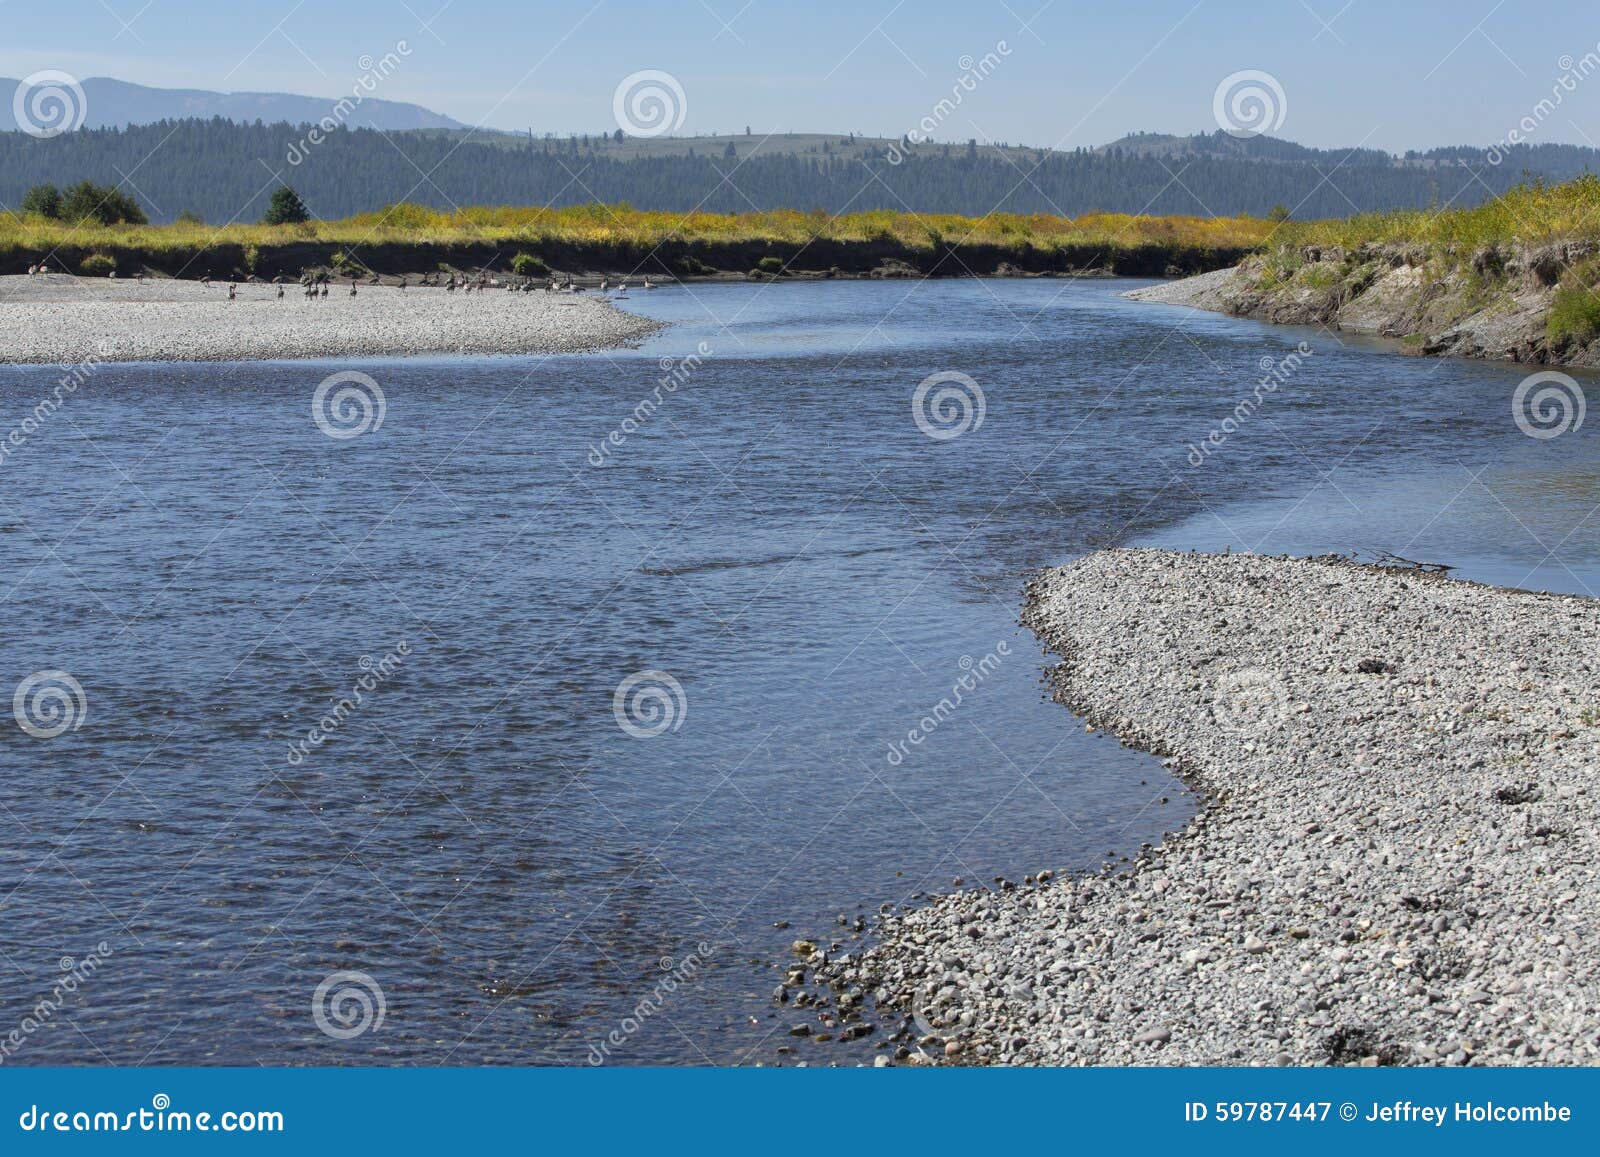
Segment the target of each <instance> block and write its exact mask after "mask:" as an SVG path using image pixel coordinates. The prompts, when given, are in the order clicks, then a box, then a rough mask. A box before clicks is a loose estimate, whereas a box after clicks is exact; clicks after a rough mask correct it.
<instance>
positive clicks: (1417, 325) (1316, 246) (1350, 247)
mask: <svg viewBox="0 0 1600 1157" xmlns="http://www.w3.org/2000/svg"><path fill="white" fill-rule="evenodd" d="M1136 296H1141V297H1146V298H1148V299H1152V300H1159V301H1167V302H1174V303H1178V304H1185V305H1194V306H1198V307H1200V308H1203V309H1214V310H1217V311H1219V312H1223V313H1231V314H1236V315H1239V316H1243V317H1254V318H1259V319H1261V320H1263V321H1274V322H1284V323H1290V324H1301V325H1325V326H1329V327H1331V328H1334V329H1341V330H1346V331H1349V332H1351V333H1362V334H1373V335H1378V336H1383V337H1391V338H1397V339H1399V340H1401V341H1402V342H1403V343H1404V347H1405V349H1406V350H1407V351H1408V352H1411V353H1419V354H1449V355H1453V356H1464V357H1484V358H1497V359H1508V360H1512V361H1521V362H1531V363H1551V364H1563V365H1581V366H1600V177H1595V176H1585V177H1581V178H1579V179H1578V180H1575V181H1570V182H1568V183H1566V184H1563V185H1539V184H1535V185H1528V186H1524V187H1522V188H1519V189H1515V190H1513V191H1512V192H1510V193H1508V194H1507V195H1505V196H1504V197H1501V198H1500V199H1498V200H1496V201H1494V202H1492V203H1489V204H1485V205H1482V206H1479V207H1478V208H1475V209H1457V210H1445V211H1442V212H1433V213H1377V214H1372V213H1369V214H1361V215H1358V216H1354V217H1349V218H1346V219H1344V220H1338V221H1312V222H1304V223H1286V224H1285V225H1284V226H1283V227H1282V228H1281V229H1280V230H1278V231H1277V232H1276V233H1275V234H1274V235H1273V237H1272V239H1271V241H1270V242H1269V243H1268V244H1265V245H1263V246H1262V247H1261V250H1260V251H1259V252H1258V253H1256V254H1253V255H1251V256H1250V257H1249V258H1247V259H1246V260H1245V261H1243V262H1242V263H1241V264H1240V265H1239V267H1238V268H1237V269H1236V270H1234V271H1233V272H1231V273H1229V274H1225V275H1224V274H1218V275H1216V276H1213V277H1207V278H1204V279H1196V280H1194V281H1192V282H1189V283H1179V284H1177V285H1171V286H1160V287H1157V288H1156V289H1154V290H1149V291H1144V292H1142V293H1140V294H1137V295H1136Z"/></svg>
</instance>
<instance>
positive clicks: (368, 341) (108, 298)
mask: <svg viewBox="0 0 1600 1157" xmlns="http://www.w3.org/2000/svg"><path fill="white" fill-rule="evenodd" d="M278 288H279V287H278V286H276V285H268V284H263V283H246V284H241V285H239V286H238V289H237V299H236V300H233V301H230V300H228V287H227V285H226V284H225V283H222V282H212V283H211V284H210V285H204V284H201V283H200V282H195V281H171V280H147V281H142V282H141V281H138V280H134V279H115V278H93V279H91V278H82V277H72V276H68V275H66V274H60V273H55V274H45V275H39V276H35V277H28V276H8V277H0V364H5V363H11V364H53V365H71V364H75V363H80V362H86V361H102V362H133V361H248V360H255V359H280V358H333V357H396V356H405V355H414V354H541V353H575V352H581V351H585V350H597V349H610V348H615V347H617V346H623V345H627V344H629V343H631V342H635V341H638V340H640V339H642V338H644V337H645V336H647V335H648V334H650V333H653V332H654V331H655V330H656V329H657V328H659V327H658V326H657V325H656V323H655V322H652V321H648V320H646V319H644V318H640V317H634V316H632V315H630V314H627V313H624V312H623V311H622V310H621V309H619V308H617V307H616V306H613V305H611V304H610V303H609V302H607V301H604V300H601V299H599V298H598V296H590V295H581V294H565V293H546V292H543V291H537V292H533V293H512V292H509V291H507V290H503V289H488V290H480V291H477V292H473V293H464V292H461V291H457V292H454V293H450V292H447V291H446V290H444V289H440V288H427V287H419V286H412V287H410V288H408V289H404V290H402V289H399V288H398V287H396V286H393V285H361V286H358V288H357V293H356V296H355V297H351V296H350V288H349V286H348V284H346V285H338V284H335V285H331V286H330V287H329V296H328V297H327V298H325V299H322V298H319V299H317V300H314V301H312V300H307V299H306V298H305V296H304V291H303V290H302V288H301V287H300V286H298V285H286V286H284V287H283V291H284V296H283V297H282V298H279V297H278Z"/></svg>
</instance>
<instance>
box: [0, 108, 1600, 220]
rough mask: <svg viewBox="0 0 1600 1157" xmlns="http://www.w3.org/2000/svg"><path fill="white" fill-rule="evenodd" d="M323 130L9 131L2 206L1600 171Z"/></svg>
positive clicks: (1127, 188)
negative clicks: (63, 196)
mask: <svg viewBox="0 0 1600 1157" xmlns="http://www.w3.org/2000/svg"><path fill="white" fill-rule="evenodd" d="M307 131H308V130H306V129H305V128H304V127H298V128H297V127H293V126H290V125H287V124H278V125H264V124H261V123H254V124H237V123H233V122H229V121H224V120H221V119H214V120H209V121H203V120H185V121H171V122H161V123H158V124H151V125H140V126H134V127H129V128H123V129H85V130H80V131H77V132H73V133H67V134H63V135H61V136H58V137H54V138H50V139H44V140H40V139H35V138H33V137H30V136H26V135H23V134H20V133H3V134H0V205H3V206H4V207H6V208H8V209H15V208H16V206H17V204H18V202H19V201H20V200H21V198H22V194H23V192H24V191H25V190H26V189H27V188H29V187H30V186H32V185H36V184H43V183H49V184H55V185H62V186H65V185H69V184H72V183H73V182H76V181H78V180H82V179H85V178H87V179H89V180H93V181H96V182H99V183H102V184H109V185H117V184H120V185H121V186H122V188H123V189H124V190H125V191H127V192H129V193H131V194H132V195H133V196H135V197H137V198H138V200H139V201H140V203H141V204H142V205H143V206H144V208H145V210H146V212H147V213H148V214H149V216H150V219H151V220H152V221H156V222H160V221H170V220H172V219H174V218H175V217H176V216H177V215H178V214H179V213H181V212H185V211H188V212H191V213H197V214H199V215H200V216H201V217H203V218H204V219H205V220H206V221H207V222H210V223H214V224H221V223H224V222H227V221H231V220H240V221H255V220H257V219H258V218H260V216H261V214H262V212H263V211H264V209H265V207H266V201H267V197H268V196H269V195H270V194H271V192H272V190H273V188H274V187H275V186H276V185H277V184H278V182H279V181H280V180H282V181H286V182H288V183H289V184H291V185H293V186H294V187H295V188H296V189H297V190H299V192H300V193H301V194H302V196H303V197H304V199H305V201H306V203H307V204H308V205H309V206H310V208H311V210H312V211H313V213H315V214H316V215H317V216H319V217H324V218H334V217H344V216H348V215H350V214H353V213H358V212H366V211H369V210H372V209H375V208H378V207H380V206H383V205H386V204H390V203H393V202H397V201H403V200H404V201H414V202H419V203H422V204H426V205H431V206H434V207H438V208H450V207H452V206H457V205H459V206H466V205H495V204H519V205H529V204H532V205H544V204H550V205H572V204H581V203H585V202H590V201H604V202H610V203H615V202H626V203H628V204H631V205H633V206H635V207H637V208H641V209H665V210H675V211H685V210H689V209H694V208H700V209H705V210H708V211H715V212H731V213H740V212H747V211H751V210H756V209H774V208H795V209H804V210H810V209H822V210H826V211H828V212H830V213H831V212H840V211H860V210H865V209H910V210H916V211H921V212H949V213H963V214H970V215H981V214H984V213H988V212H990V211H991V210H1000V211H1005V212H1012V213H1060V214H1068V215H1076V214H1079V213H1084V212H1087V211H1090V210H1094V209H1101V210H1107V211H1117V212H1131V213H1150V214H1197V215H1202V216H1231V215H1234V214H1238V213H1252V214H1265V213H1268V212H1270V211H1271V210H1272V209H1273V208H1274V206H1279V205H1281V206H1284V207H1286V208H1288V209H1290V210H1292V211H1293V214H1294V216H1295V217H1297V218H1310V217H1331V216H1344V215H1347V214H1349V213H1351V212H1354V211H1356V210H1369V209H1397V208H1424V207H1427V206H1429V205H1433V204H1444V203H1449V204H1454V205H1458V206H1471V205H1476V204H1479V203H1481V202H1482V201H1483V200H1484V199H1485V198H1487V197H1489V196H1491V195H1493V194H1497V193H1500V192H1502V191H1504V190H1505V189H1507V188H1509V187H1511V186H1512V185H1515V184H1517V183H1519V182H1521V181H1523V180H1525V179H1526V178H1527V177H1528V175H1529V174H1535V175H1539V176H1543V177H1546V178H1548V179H1552V180H1556V179H1564V178H1568V177H1571V176H1574V175H1576V174H1577V173H1579V172H1582V171H1584V169H1586V168H1588V167H1590V166H1594V167H1600V165H1596V164H1595V162H1596V159H1597V158H1600V153H1597V152H1596V151H1595V150H1591V149H1579V148H1574V147H1572V146H1542V147H1538V148H1528V147H1526V146H1519V147H1517V148H1513V149H1511V150H1509V151H1508V152H1507V153H1506V155H1505V158H1504V159H1503V160H1502V161H1501V162H1500V163H1499V164H1497V165H1496V164H1490V163H1489V161H1488V159H1487V157H1486V155H1485V153H1484V151H1483V150H1481V149H1440V150H1435V151H1434V152H1432V153H1428V154H1408V155H1407V156H1406V157H1405V158H1393V157H1388V156H1387V155H1386V154H1383V153H1377V152H1373V151H1371V150H1364V151H1360V152H1357V153H1351V154H1344V153H1335V152H1328V151H1317V150H1303V149H1299V146H1292V148H1291V150H1289V151H1287V152H1285V151H1284V150H1281V149H1280V150H1276V151H1275V152H1268V153H1266V154H1265V155H1263V151H1262V150H1257V151H1255V152H1241V153H1237V154H1230V153H1228V152H1225V151H1220V150H1219V151H1207V150H1206V149H1204V148H1196V147H1195V146H1194V145H1193V143H1192V142H1193V141H1194V140H1197V139H1201V140H1203V138H1183V140H1186V141H1189V142H1191V143H1190V144H1189V145H1188V146H1187V147H1184V148H1173V147H1171V146H1167V147H1160V148H1139V147H1124V145H1123V144H1120V143H1119V144H1118V145H1115V146H1111V147H1108V148H1105V149H1101V150H1080V151H1077V152H1060V153H1048V152H1044V151H1039V152H1031V151H1024V150H1020V149H1017V148H1008V149H1005V150H1003V151H1002V150H986V149H982V148H977V147H970V146H966V147H964V146H953V147H946V146H922V147H920V148H918V149H917V150H915V151H914V152H913V153H912V154H911V155H909V156H907V157H905V158H904V159H903V160H901V163H899V164H891V163H890V160H889V157H888V155H887V154H886V153H885V152H884V151H883V150H881V149H875V148H874V149H867V150H865V151H864V152H863V151H862V150H860V149H859V148H857V149H856V150H854V151H853V152H852V153H851V154H850V155H848V156H846V155H840V154H839V153H836V152H831V151H824V150H818V151H815V152H810V153H782V152H771V151H768V149H766V148H762V147H760V141H761V138H759V137H751V138H741V139H737V140H730V141H727V142H724V143H723V144H722V147H721V148H719V149H715V150H712V151H713V152H714V153H715V155H695V154H694V153H693V152H688V153H684V154H680V155H661V156H652V155H644V156H638V155H631V154H629V153H628V152H627V151H626V150H625V149H623V148H621V147H616V146H614V145H613V142H612V140H611V138H608V137H595V138H591V139H588V140H587V141H580V140H577V139H531V138H522V139H515V140H511V141H508V139H507V138H505V137H499V138H485V139H481V140H480V139H478V138H474V137H470V136H467V137H464V136H463V135H462V134H459V133H438V132H426V131H423V132H397V133H382V132H377V131H373V130H369V129H357V130H347V129H339V130H337V131H335V132H333V133H331V134H329V135H328V136H327V138H326V139H325V140H323V141H322V142H321V143H320V144H310V143H308V142H307V140H306V134H307ZM1155 139H1156V138H1151V140H1152V142H1153V141H1154V140H1155ZM1166 139H1167V140H1176V139H1177V138H1166ZM841 143H842V142H841ZM1280 144H1287V142H1280ZM1294 150H1298V153H1297V152H1295V151H1294ZM730 152H731V155H729V154H730ZM841 152H842V150H841ZM294 153H299V154H303V156H304V159H303V160H302V161H301V162H300V163H299V164H295V165H292V164H290V163H289V160H288V158H289V157H290V156H291V155H292V154H294ZM1280 155H1281V156H1284V157H1287V158H1288V159H1277V158H1278V157H1279V156H1280ZM1306 158H1309V159H1306Z"/></svg>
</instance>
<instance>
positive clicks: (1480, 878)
mask: <svg viewBox="0 0 1600 1157" xmlns="http://www.w3.org/2000/svg"><path fill="white" fill-rule="evenodd" d="M1024 622H1025V623H1026V624H1027V625H1028V626H1030V627H1031V628H1033V629H1034V630H1035V631H1036V632H1037V633H1038V634H1039V635H1040V637H1041V638H1042V639H1043V640H1044V641H1045V642H1046V643H1047V645H1048V646H1049V647H1051V648H1052V649H1053V650H1055V651H1057V652H1058V653H1060V654H1061V655H1062V656H1063V659H1064V661H1063V663H1062V664H1061V666H1060V667H1058V668H1057V669H1056V670H1055V671H1054V672H1053V675H1052V679H1053V683H1054V686H1055V691H1056V695H1057V698H1058V699H1060V700H1061V701H1062V702H1064V703H1066V704H1067V705H1069V706H1071V707H1072V708H1073V709H1074V710H1076V711H1078V712H1079V713H1081V714H1082V715H1084V716H1085V717H1086V718H1087V719H1088V720H1089V722H1090V724H1091V725H1092V726H1095V727H1101V728H1104V729H1106V730H1108V731H1111V732H1112V733H1114V734H1115V735H1117V736H1119V737H1120V738H1121V739H1123V740H1124V742H1126V743H1128V744H1130V745H1134V746H1138V747H1141V748H1145V749H1148V750H1150V751H1152V752H1155V753H1157V754H1159V755H1162V756H1164V757H1165V758H1166V759H1167V761H1168V763H1169V765H1170V766H1172V767H1174V768H1176V769H1178V770H1179V771H1180V772H1181V773H1182V774H1184V775H1185V776H1186V777H1187V778H1188V779H1190V781H1191V782H1192V783H1194V785H1195V786H1196V787H1197V788H1198V789H1199V790H1200V791H1201V792H1202V793H1203V794H1204V795H1205V796H1206V797H1207V798H1208V806H1207V807H1206V808H1205V809H1204V810H1203V811H1202V813H1201V814H1200V816H1199V817H1198V818H1197V819H1196V820H1195V822H1194V823H1193V824H1192V825H1191V826H1190V827H1189V828H1188V829H1187V830H1185V831H1183V832H1182V833H1178V834H1175V835H1172V836H1169V837H1168V838H1167V839H1166V840H1165V841H1164V842H1163V843H1162V844H1161V845H1160V846H1159V847H1154V848H1151V847H1148V846H1147V847H1146V848H1145V849H1144V851H1143V852H1142V853H1141V854H1140V855H1139V856H1137V857H1136V859H1135V861H1134V863H1133V864H1132V866H1131V868H1129V869H1128V870H1127V871H1125V872H1122V873H1119V874H1117V875H1115V876H1112V875H1100V876H1094V877H1087V878H1056V879H1051V878H1049V874H1048V873H1045V874H1044V877H1043V878H1042V881H1041V880H1040V879H1035V880H1032V881H1028V882H1027V886H1024V887H1022V888H1011V889H1003V890H1000V891H996V892H991V891H981V892H962V893H958V894H955V895H951V896H946V897H943V898H940V899H937V900H935V901H934V902H933V903H931V904H929V905H928V906H926V907H923V908H919V909H916V910H914V911H910V912H906V913H903V914H900V915H896V916H892V917H888V918H887V919H886V921H885V923H884V924H883V926H882V927H881V929H880V933H879V936H878V937H877V939H876V941H875V943H874V944H873V945H872V946H871V947H869V948H868V949H866V950H865V951H864V952H863V953H862V954H861V955H860V956H859V957H856V958H853V959H851V958H843V959H837V960H833V961H829V962H826V963H824V962H823V961H822V960H821V958H818V957H811V958H810V962H811V964H812V966H813V967H814V968H815V969H816V972H817V974H818V975H819V976H820V978H821V979H822V980H824V981H825V982H826V983H828V984H830V985H832V986H834V987H835V988H836V989H837V990H839V991H845V992H848V991H850V990H851V989H861V990H864V991H866V992H876V993H877V998H878V1004H879V1006H880V1008H883V1007H885V1006H887V1007H890V1008H894V1009H898V1010H901V1011H903V1012H905V1013H907V1014H908V1015H909V1016H910V1018H911V1022H910V1023H911V1028H910V1031H911V1033H912V1035H913V1036H915V1037H916V1038H917V1039H918V1041H919V1042H920V1043H918V1044H915V1045H912V1044H911V1043H910V1042H909V1041H908V1042H907V1046H906V1049H903V1050H902V1059H903V1060H913V1061H930V1060H931V1061H941V1062H942V1061H954V1062H957V1063H979V1064H997V1063H1016V1064H1101V1065H1106V1064H1111V1065H1115V1064H1246V1065H1250V1064H1267V1065H1270V1064H1280V1065H1289V1064H1295V1065H1301V1064H1346V1063H1357V1064H1467V1063H1471V1064H1593V1063H1597V1062H1600V1045H1597V1038H1600V962H1597V959H1596V956H1595V954H1594V953H1593V952H1592V951H1591V950H1590V945H1589V943H1588V941H1589V939H1590V938H1591V937H1592V930H1593V928H1594V927H1595V926H1596V922H1597V919H1600V895H1597V893H1596V889H1595V887H1594V885H1595V879H1596V871H1597V867H1600V837H1597V835H1596V832H1595V829H1594V826H1593V823H1592V816H1593V812H1594V806H1595V800H1596V798H1597V793H1600V717H1597V711H1600V666H1597V664H1596V661H1595V659H1594V655H1595V654H1596V653H1597V651H1600V603H1596V602H1594V601H1592V600H1588V599H1582V598H1575V597H1566V596H1548V595H1538V594H1532V593H1528V592H1523V591H1514V590H1503V589H1495V588H1488V587H1482V586H1477V585H1473V584H1469V583H1462V582H1454V581H1451V580H1448V579H1442V578H1439V577H1436V576H1431V575H1424V574H1420V573H1417V572H1415V571H1407V570H1400V571H1397V570H1381V569H1376V568H1371V567H1362V566H1356V565H1353V564H1350V563H1346V562H1343V561H1341V560H1293V559H1277V558H1266V557H1260V556H1251V555H1242V556H1241V555H1234V556H1217V555H1191V554H1180V553H1174V552H1169V551H1159V550H1117V551H1108V552H1103V553H1098V554H1093V555H1090V556H1088V557H1087V558H1085V559H1083V560H1082V561H1081V562H1079V563H1077V564H1075V565H1073V566H1069V567H1065V568H1061V569H1058V570H1053V571H1049V572H1047V573H1045V574H1044V575H1043V576H1041V577H1040V578H1039V579H1038V580H1037V581H1035V582H1034V583H1033V584H1032V585H1031V586H1030V588H1029V592H1028V603H1027V608H1026V611H1025V614H1024Z"/></svg>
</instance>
